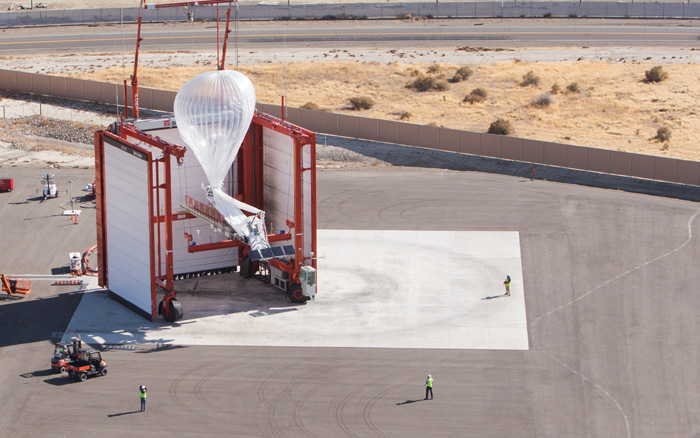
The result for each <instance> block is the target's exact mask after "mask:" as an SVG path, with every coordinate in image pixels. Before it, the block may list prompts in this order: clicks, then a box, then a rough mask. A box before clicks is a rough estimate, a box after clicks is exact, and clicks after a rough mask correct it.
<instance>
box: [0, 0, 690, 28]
mask: <svg viewBox="0 0 700 438" xmlns="http://www.w3.org/2000/svg"><path fill="white" fill-rule="evenodd" d="M35 3H39V2H35ZM105 3H108V2H105ZM25 5H27V6H28V5H29V2H25ZM193 14H194V19H195V20H197V21H200V20H214V19H215V17H216V7H214V6H212V5H199V6H194V8H193ZM409 14H410V15H413V16H424V17H427V16H430V17H434V18H494V17H504V18H518V17H521V18H542V17H554V18H565V17H568V18H575V17H580V18H583V17H586V18H653V19H665V18H676V19H697V18H700V3H696V2H690V1H688V2H676V1H637V2H634V1H586V2H585V3H583V2H581V1H575V0H574V1H566V2H552V1H534V2H528V1H520V2H518V1H517V0H516V1H507V2H500V1H488V0H478V1H470V2H461V1H443V2H439V1H435V2H432V1H428V2H420V1H418V2H414V1H408V2H400V3H388V2H381V3H340V4H328V3H327V4H323V3H304V4H290V3H289V2H260V3H258V4H247V5H240V6H239V8H238V16H239V18H240V19H241V20H251V21H252V20H280V19H295V20H299V19H305V20H319V19H349V18H367V19H394V18H397V17H405V16H407V15H409ZM138 16H139V8H137V7H134V8H109V7H106V8H99V9H68V10H52V9H34V10H20V11H10V12H0V27H15V26H55V25H71V24H90V23H120V22H122V21H123V22H127V23H128V22H135V21H136V20H137V19H138ZM185 20H186V13H185V9H184V8H160V9H147V10H144V11H143V21H144V22H146V23H155V22H164V21H185Z"/></svg>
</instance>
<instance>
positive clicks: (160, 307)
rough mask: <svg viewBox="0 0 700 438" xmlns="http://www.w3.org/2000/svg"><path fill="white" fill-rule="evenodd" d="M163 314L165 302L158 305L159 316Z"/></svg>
mask: <svg viewBox="0 0 700 438" xmlns="http://www.w3.org/2000/svg"><path fill="white" fill-rule="evenodd" d="M162 314H163V302H162V301H161V302H160V303H158V315H162Z"/></svg>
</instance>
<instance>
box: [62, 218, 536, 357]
mask: <svg viewBox="0 0 700 438" xmlns="http://www.w3.org/2000/svg"><path fill="white" fill-rule="evenodd" d="M318 253H319V254H318V255H319V259H318V273H319V274H318V282H319V284H318V294H317V297H316V300H315V301H311V302H308V303H307V304H305V305H296V304H293V303H290V302H289V301H288V300H286V299H285V297H284V294H283V293H282V291H280V290H278V289H276V288H274V287H273V286H270V285H266V284H263V283H262V282H259V281H256V280H251V279H248V280H245V279H242V278H240V277H239V275H238V274H237V273H232V274H225V275H218V276H208V277H199V278H192V279H187V280H181V281H177V282H176V290H177V291H178V299H179V300H180V301H181V302H182V304H183V306H184V310H185V319H184V320H182V321H178V322H176V323H175V324H169V323H166V322H165V321H163V320H160V318H158V319H157V320H156V321H154V322H148V321H146V320H144V319H143V318H141V317H140V316H138V315H136V314H134V313H132V312H131V311H130V310H128V309H127V308H125V307H123V306H122V305H121V304H119V303H117V302H115V301H113V300H111V299H110V298H108V296H107V293H106V292H104V291H94V292H86V293H85V295H84V296H83V298H82V301H81V303H80V305H79V307H78V309H77V310H76V312H75V314H74V316H73V319H72V320H71V322H70V324H69V327H68V330H67V332H66V333H65V335H64V340H67V339H69V338H70V337H71V336H75V335H76V334H78V333H80V334H81V336H82V339H83V340H84V341H86V342H87V343H89V344H146V343H165V344H168V343H171V344H177V345H249V346H290V347H291V346H293V347H299V346H308V347H369V348H372V347H375V348H444V349H499V350H526V349H528V334H527V318H526V314H525V297H524V289H523V276H522V267H521V261H520V239H519V235H518V233H517V232H485V231H410V230H408V231H398V230H390V231H385V230H319V231H318ZM506 275H510V276H511V278H512V284H511V296H510V297H506V296H504V295H503V294H504V292H505V290H504V286H503V280H504V279H505V277H506Z"/></svg>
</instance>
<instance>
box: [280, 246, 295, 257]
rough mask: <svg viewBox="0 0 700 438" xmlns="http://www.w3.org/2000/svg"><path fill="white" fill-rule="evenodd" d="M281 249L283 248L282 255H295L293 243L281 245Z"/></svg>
mask: <svg viewBox="0 0 700 438" xmlns="http://www.w3.org/2000/svg"><path fill="white" fill-rule="evenodd" d="M282 250H284V255H295V254H296V251H295V250H294V245H284V246H283V247H282Z"/></svg>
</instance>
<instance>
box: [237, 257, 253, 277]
mask: <svg viewBox="0 0 700 438" xmlns="http://www.w3.org/2000/svg"><path fill="white" fill-rule="evenodd" d="M240 270H241V272H240V274H241V277H243V278H251V277H252V276H253V275H255V270H254V269H253V262H252V261H251V260H250V258H249V257H248V256H245V257H244V258H243V260H242V261H241V269H240Z"/></svg>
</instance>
